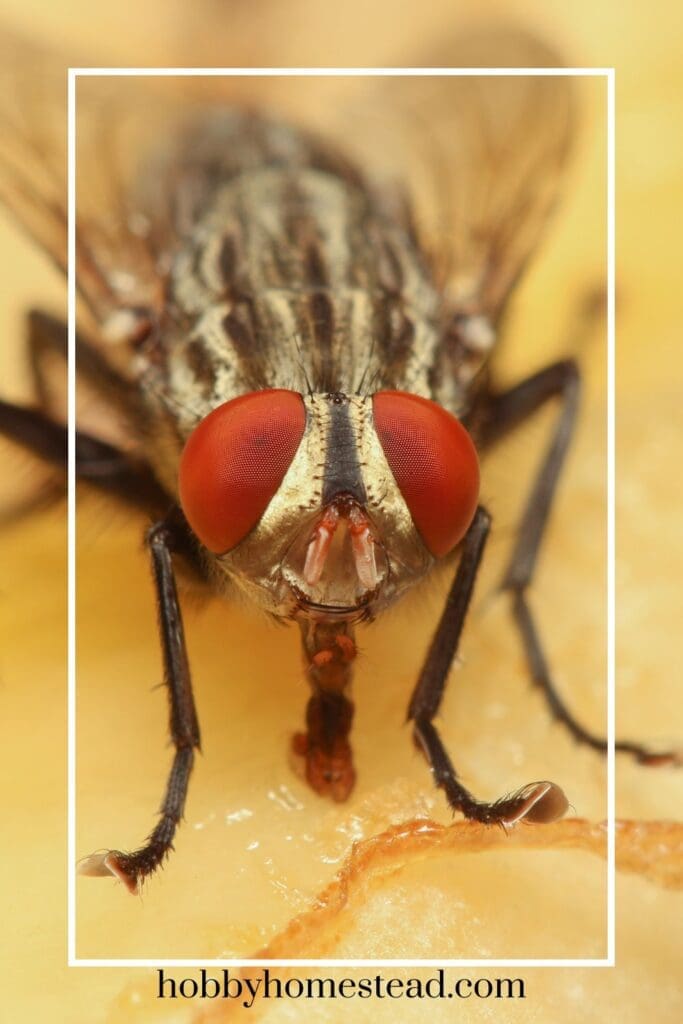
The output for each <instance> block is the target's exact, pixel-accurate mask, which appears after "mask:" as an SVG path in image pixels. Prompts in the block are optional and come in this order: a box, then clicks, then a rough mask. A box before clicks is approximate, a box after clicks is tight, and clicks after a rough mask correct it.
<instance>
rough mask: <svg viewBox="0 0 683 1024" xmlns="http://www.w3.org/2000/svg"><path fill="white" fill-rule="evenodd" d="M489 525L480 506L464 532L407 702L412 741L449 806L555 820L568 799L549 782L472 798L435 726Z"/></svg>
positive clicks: (484, 814)
mask: <svg viewBox="0 0 683 1024" xmlns="http://www.w3.org/2000/svg"><path fill="white" fill-rule="evenodd" d="M490 527H491V518H490V516H489V514H488V512H487V511H486V509H485V508H483V507H482V506H481V505H480V506H479V508H478V509H477V512H476V514H475V517H474V520H473V521H472V524H471V526H470V528H469V530H468V531H467V534H466V535H465V540H464V541H463V545H462V552H461V555H460V562H459V564H458V569H457V572H456V574H455V579H454V580H453V583H452V585H451V589H450V591H449V593H448V597H447V598H446V605H445V607H444V610H443V613H442V615H441V619H440V621H439V624H438V626H437V627H436V632H435V633H434V637H433V639H432V642H431V645H430V648H429V651H428V653H427V657H426V659H425V662H424V665H423V666H422V671H421V672H420V677H419V679H418V681H417V685H416V687H415V690H414V692H413V696H412V698H411V701H410V705H409V707H408V720H409V721H412V722H413V735H414V738H415V741H416V743H417V744H418V746H420V747H421V748H422V750H423V751H424V754H425V757H426V758H427V761H428V762H429V765H430V767H431V769H432V774H433V776H434V781H435V783H436V785H437V786H440V787H441V788H442V789H443V790H444V792H445V794H446V797H447V799H448V802H449V804H450V805H451V807H452V808H453V809H454V810H457V811H462V813H463V814H464V815H465V817H466V818H473V819H474V820H475V821H481V822H484V823H486V824H492V823H495V822H500V823H502V824H513V823H514V822H516V821H519V820H520V819H521V818H526V819H527V821H536V822H548V821H555V819H556V818H560V817H561V816H562V815H563V814H564V812H565V810H566V809H567V800H566V797H565V795H564V793H563V792H562V790H561V789H560V788H559V786H556V785H555V784H554V783H552V782H534V783H531V784H530V785H528V786H524V787H523V788H522V789H520V790H518V791H517V792H516V793H512V794H511V795H510V796H505V797H503V798H502V799H500V800H496V801H494V802H492V803H486V802H485V801H482V800H478V799H476V798H475V797H474V796H473V795H472V794H471V793H470V792H469V790H467V789H466V788H465V787H464V786H463V784H462V783H461V782H460V780H459V778H458V776H457V774H456V771H455V768H454V767H453V763H452V762H451V759H450V758H449V756H448V754H447V752H446V749H445V747H444V745H443V742H442V740H441V737H440V736H439V733H438V731H437V728H436V726H435V725H434V718H435V717H436V715H437V713H438V711H439V707H440V706H441V701H442V699H443V694H444V690H445V687H446V681H447V679H448V673H449V670H450V668H451V665H452V663H453V658H454V657H455V654H456V652H457V649H458V643H459V640H460V634H461V633H462V627H463V624H464V621H465V616H466V614H467V609H468V607H469V604H470V599H471V597H472V591H473V589H474V582H475V579H476V576H477V572H478V569H479V566H480V564H481V559H482V556H483V553H484V547H485V544H486V540H487V537H488V534H489V530H490Z"/></svg>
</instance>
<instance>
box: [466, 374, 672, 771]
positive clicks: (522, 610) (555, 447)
mask: <svg viewBox="0 0 683 1024" xmlns="http://www.w3.org/2000/svg"><path fill="white" fill-rule="evenodd" d="M579 391H580V377H579V371H578V367H577V366H576V363H575V362H574V361H573V360H564V361H561V362H558V363H553V364H552V365H550V366H548V367H546V368H545V369H544V370H541V371H540V372H539V373H536V374H534V375H533V376H532V377H529V378H527V379H526V380H524V381H522V382H521V384H518V385H517V386H516V387H513V388H511V389H510V390H509V391H504V392H502V393H501V394H499V395H494V396H493V399H491V400H490V402H491V404H490V406H489V408H488V409H487V413H486V419H485V421H484V430H483V437H482V441H483V444H484V445H485V444H486V443H487V442H493V441H495V440H497V439H498V438H499V437H501V436H502V435H503V434H506V433H508V432H509V431H510V430H512V429H513V428H514V427H515V426H517V425H518V424H519V423H521V422H522V421H523V420H524V419H526V418H527V417H528V416H529V415H530V414H531V413H533V412H535V411H536V409H538V408H539V406H541V405H542V404H544V403H545V402H546V401H547V400H548V399H551V398H559V399H560V400H561V402H562V410H561V412H560V416H559V419H558V422H557V426H556V428H555V432H554V434H553V437H552V439H551V442H550V445H549V447H548V450H547V452H546V454H545V456H544V458H543V461H542V462H541V465H540V467H539V470H538V472H537V475H536V478H535V481H534V483H533V486H532V488H531V492H530V494H529V497H528V499H527V503H526V507H525V509H524V513H523V515H522V520H521V525H520V529H519V533H518V536H517V541H516V543H515V547H514V550H513V552H512V556H511V558H510V563H509V565H508V567H507V569H506V571H505V574H504V576H503V580H502V584H501V586H502V589H503V590H507V591H509V593H510V595H511V597H512V612H513V616H514V619H515V622H516V623H517V627H518V629H519V632H520V635H521V638H522V643H523V645H524V650H525V653H526V658H527V662H528V665H529V671H530V673H531V678H532V680H533V682H534V684H535V685H536V686H538V687H539V689H540V690H541V692H542V693H543V694H544V696H545V699H546V701H547V703H548V706H549V708H550V711H551V713H552V715H553V717H554V718H556V719H557V721H559V722H562V724H563V725H564V726H565V727H566V728H567V729H568V730H569V732H570V733H571V735H572V736H573V737H574V739H575V740H577V741H578V742H579V743H584V744H586V745H587V746H589V747H592V748H593V749H594V750H598V751H600V752H602V753H604V752H605V751H606V750H607V740H606V739H605V738H604V737H602V736H598V735H596V734H595V733H593V732H591V731H590V730H589V729H586V728H585V727H584V726H583V725H582V724H581V723H580V722H579V721H578V720H577V719H576V718H575V717H574V715H573V714H572V712H571V711H570V709H569V708H568V707H567V705H566V704H565V702H564V700H563V699H562V697H561V695H560V694H559V693H558V691H557V688H556V686H555V683H554V680H553V678H552V674H551V672H550V668H549V666H548V663H547V661H546V658H545V655H544V653H543V647H542V645H541V641H540V638H539V635H538V631H537V629H536V624H535V621H534V617H533V615H532V612H531V609H530V607H529V603H528V601H527V590H528V588H529V586H530V585H531V582H532V580H533V574H534V569H535V566H536V560H537V558H538V553H539V549H540V546H541V541H542V540H543V535H544V532H545V528H546V524H547V521H548V514H549V512H550V506H551V503H552V499H553V496H554V493H555V489H556V487H557V482H558V479H559V476H560V472H561V470H562V466H563V463H564V459H565V455H566V453H567V448H568V447H569V443H570V440H571V435H572V432H573V427H574V423H575V420H576V413H577V409H578V401H579ZM615 746H616V750H617V751H619V752H621V753H625V754H630V755H631V756H632V757H634V758H635V759H636V761H638V762H639V763H641V764H646V765H661V764H673V763H680V754H677V753H675V752H667V753H664V752H654V751H651V750H648V749H647V747H645V746H643V745H641V744H639V743H634V742H631V741H626V740H618V741H617V742H616V745H615Z"/></svg>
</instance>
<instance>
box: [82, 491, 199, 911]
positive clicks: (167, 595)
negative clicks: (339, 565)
mask: <svg viewBox="0 0 683 1024" xmlns="http://www.w3.org/2000/svg"><path fill="white" fill-rule="evenodd" d="M187 529H188V527H187V525H186V524H185V520H184V519H183V517H182V514H181V513H180V511H179V510H174V511H172V512H171V513H170V515H169V516H168V517H167V518H166V519H165V520H162V521H161V522H159V523H157V524H156V525H155V526H153V527H152V528H151V529H150V530H149V531H148V533H147V538H146V539H147V546H148V547H149V550H150V553H151V556H152V574H153V578H154V586H155V589H156V595H157V603H158V609H159V631H160V635H161V644H162V654H163V662H164V677H165V681H166V685H167V687H168V694H169V702H170V733H171V739H172V741H173V746H174V748H175V755H174V758H173V764H172V766H171V771H170V773H169V777H168V781H167V784H166V793H165V795H164V800H163V803H162V805H161V810H160V814H161V817H160V819H159V822H158V824H157V825H156V826H155V828H154V829H153V830H152V832H151V833H150V835H149V836H148V838H147V840H146V842H145V843H144V844H143V845H142V846H141V847H140V848H139V849H137V850H135V851H134V852H133V853H123V852H121V851H120V850H110V851H109V852H108V853H106V854H98V855H93V856H91V857H87V858H86V859H85V860H84V861H82V862H81V864H80V868H79V870H80V872H81V873H82V874H89V875H102V874H104V875H106V874H108V873H111V874H113V875H115V876H116V877H117V878H119V879H121V881H123V882H124V884H125V885H126V887H127V888H128V890H129V891H130V892H132V893H135V892H137V888H138V884H139V883H140V882H141V881H142V880H143V879H144V878H146V877H147V876H149V875H151V874H152V873H153V872H154V871H155V870H156V869H157V868H158V867H159V865H160V864H161V863H162V862H163V861H164V859H165V858H166V857H167V856H168V854H169V853H170V851H171V850H172V849H173V838H174V836H175V832H176V829H177V826H178V823H179V822H180V820H181V818H182V816H183V810H184V807H185V798H186V796H187V787H188V782H189V779H190V774H191V772H192V766H193V763H194V751H195V749H197V750H199V748H200V736H199V724H198V721H197V712H196V709H195V704H194V697H193V695H192V681H191V678H190V667H189V664H188V660H187V650H186V647H185V635H184V631H183V621H182V616H181V612H180V604H179V602H178V593H177V589H176V583H175V575H174V571H173V562H172V553H173V552H175V551H176V550H180V551H183V550H184V549H185V548H186V547H187V537H186V533H187Z"/></svg>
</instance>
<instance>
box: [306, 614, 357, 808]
mask: <svg viewBox="0 0 683 1024" xmlns="http://www.w3.org/2000/svg"><path fill="white" fill-rule="evenodd" d="M300 625H301V636H302V641H303V651H304V660H305V665H306V671H307V675H308V677H309V679H310V681H311V683H312V686H313V695H312V696H311V698H310V700H309V701H308V706H307V708H306V732H305V733H297V734H296V735H295V736H294V739H293V741H292V748H293V751H294V753H295V754H296V755H298V756H301V757H304V758H305V764H306V780H307V781H308V784H309V785H310V786H311V788H312V789H314V790H315V792H316V793H319V794H320V795H321V796H329V797H331V798H332V799H333V800H336V801H340V802H341V801H343V800H346V799H347V797H348V796H349V794H350V793H351V790H352V789H353V786H354V783H355V781H356V773H355V770H354V767H353V754H352V752H351V744H350V743H349V733H350V731H351V724H352V721H353V704H352V703H351V701H350V700H349V699H348V697H346V696H345V693H344V691H345V690H346V689H347V688H348V687H349V685H350V682H351V674H352V666H353V660H354V658H355V657H356V644H355V641H354V638H353V632H352V627H351V626H350V625H349V624H348V623H344V622H339V623H336V622H332V623H326V622H311V621H310V620H303V621H302V622H301V623H300Z"/></svg>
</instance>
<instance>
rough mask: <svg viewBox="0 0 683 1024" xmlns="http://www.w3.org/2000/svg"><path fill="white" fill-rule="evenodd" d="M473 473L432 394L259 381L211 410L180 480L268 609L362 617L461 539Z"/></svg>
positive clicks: (241, 578)
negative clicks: (353, 392)
mask: <svg viewBox="0 0 683 1024" xmlns="http://www.w3.org/2000/svg"><path fill="white" fill-rule="evenodd" d="M478 479H479V474H478V462H477V455H476V451H475V449H474V446H473V444H472V442H471V440H470V439H469V437H468V435H467V433H466V431H465V430H464V428H463V427H462V426H461V425H460V424H459V422H458V420H457V419H456V418H455V417H453V416H451V415H450V414H449V413H446V412H445V410H443V409H441V408H440V407H439V406H437V405H436V404H435V403H432V402H430V401H428V400H426V399H422V398H419V397H417V396H414V395H410V394H408V393H402V392H388V391H387V392H379V393H377V394H375V395H374V396H372V397H360V396H347V395H344V394H341V393H334V394H327V395H321V394H310V395H305V396H302V395H300V394H297V393H296V392H292V391H283V390H264V391H260V392H254V393H253V394H251V395H247V396H242V397H241V398H238V399H233V400H232V401H231V402H227V403H225V404H224V405H222V406H219V407H218V409H216V410H214V411H213V412H212V413H211V414H210V415H209V416H208V417H206V418H205V419H204V420H202V422H201V423H200V425H199V426H198V427H197V428H196V429H195V431H194V432H193V433H192V435H191V437H190V439H189V440H188V442H187V445H186V447H185V450H184V452H183V455H182V458H181V463H180V475H179V485H180V502H181V506H182V508H183V511H184V512H185V515H186V517H187V520H188V522H189V524H190V526H191V527H192V529H193V530H194V532H195V534H196V535H197V537H199V539H200V540H201V541H202V544H203V545H204V547H205V548H206V549H207V550H208V551H209V552H212V553H213V554H214V555H215V556H216V568H217V569H218V570H219V571H224V572H226V573H227V574H228V575H229V576H230V577H231V578H233V579H234V580H235V581H236V582H237V583H238V585H240V586H241V587H242V588H243V589H244V590H246V591H247V592H248V593H249V594H250V596H251V597H252V599H254V600H255V601H256V602H257V603H258V604H260V605H261V606H262V607H263V608H264V609H265V610H266V611H268V612H269V613H271V614H273V615H275V616H278V617H282V618H299V617H301V616H307V615H308V616H311V617H313V618H315V619H325V618H330V619H335V620H341V619H347V620H349V621H354V620H357V619H359V618H364V619H367V618H372V617H374V616H375V615H376V614H377V613H378V611H380V610H381V609H382V608H385V607H386V606H387V605H389V604H390V603H391V602H392V601H394V600H396V598H398V597H399V596H400V594H401V593H402V592H403V591H404V590H405V589H406V588H408V587H410V586H411V585H412V584H414V583H415V582H417V581H418V580H419V579H420V578H421V577H422V576H424V574H425V573H426V572H427V571H428V569H429V568H430V567H431V566H432V565H433V563H434V560H435V558H437V557H440V556H443V555H445V554H447V553H448V552H449V551H451V550H452V549H453V548H455V546H456V545H457V543H458V542H459V541H460V540H461V539H462V537H463V535H464V533H465V532H466V530H467V527H468V526H469V524H470V522H471V520H472V517H473V516H474V511H475V508H476V503H477V496H478ZM418 526H419V529H418Z"/></svg>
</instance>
